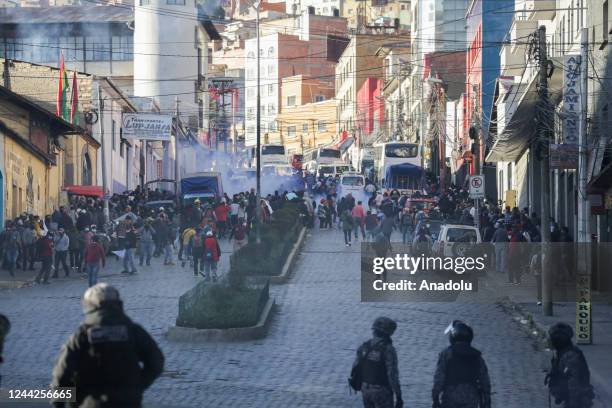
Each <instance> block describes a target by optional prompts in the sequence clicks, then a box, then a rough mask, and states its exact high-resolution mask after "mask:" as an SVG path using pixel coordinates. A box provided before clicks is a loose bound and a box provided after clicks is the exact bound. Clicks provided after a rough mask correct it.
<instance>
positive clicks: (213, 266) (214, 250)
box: [203, 231, 221, 282]
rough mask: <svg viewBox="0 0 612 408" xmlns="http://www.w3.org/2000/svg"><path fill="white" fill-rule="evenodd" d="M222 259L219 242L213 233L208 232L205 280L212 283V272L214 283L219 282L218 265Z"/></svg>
mask: <svg viewBox="0 0 612 408" xmlns="http://www.w3.org/2000/svg"><path fill="white" fill-rule="evenodd" d="M220 258H221V247H220V246H219V241H217V238H215V234H213V232H212V231H208V232H206V239H205V240H204V256H203V263H204V280H206V281H210V278H211V272H212V280H213V282H216V281H217V264H218V263H219V259H220Z"/></svg>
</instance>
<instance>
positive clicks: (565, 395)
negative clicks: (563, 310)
mask: <svg viewBox="0 0 612 408" xmlns="http://www.w3.org/2000/svg"><path fill="white" fill-rule="evenodd" d="M548 336H549V339H550V344H551V346H552V348H553V349H554V355H553V358H552V361H551V369H550V371H549V373H548V375H547V376H546V380H545V383H546V385H547V386H548V390H549V392H550V395H551V396H552V397H553V398H554V399H555V403H557V404H563V407H564V408H590V407H591V406H592V405H593V398H594V394H593V387H592V386H591V382H590V372H589V366H588V365H587V362H586V359H585V358H584V355H583V354H582V351H581V350H580V349H579V348H578V347H576V346H575V345H574V344H573V343H572V337H573V336H574V331H573V330H572V328H571V327H570V326H569V325H568V324H566V323H562V322H559V323H556V324H554V325H553V326H551V327H550V329H548Z"/></svg>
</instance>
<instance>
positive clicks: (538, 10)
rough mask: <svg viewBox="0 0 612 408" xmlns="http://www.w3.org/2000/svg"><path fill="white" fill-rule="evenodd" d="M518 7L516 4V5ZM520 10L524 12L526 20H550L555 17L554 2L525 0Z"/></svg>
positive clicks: (551, 0) (553, 0)
mask: <svg viewBox="0 0 612 408" xmlns="http://www.w3.org/2000/svg"><path fill="white" fill-rule="evenodd" d="M517 6H518V4H517ZM521 6H523V7H521V10H525V14H526V17H527V19H528V20H531V21H537V20H551V19H552V18H553V16H554V15H555V7H556V1H555V0H525V2H524V3H523V4H521Z"/></svg>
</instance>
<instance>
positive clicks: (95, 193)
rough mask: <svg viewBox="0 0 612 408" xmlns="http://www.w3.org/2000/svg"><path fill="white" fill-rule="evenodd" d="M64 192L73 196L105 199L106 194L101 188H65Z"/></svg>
mask: <svg viewBox="0 0 612 408" xmlns="http://www.w3.org/2000/svg"><path fill="white" fill-rule="evenodd" d="M64 191H67V192H69V193H71V194H76V195H83V196H89V197H103V196H104V193H103V191H102V187H100V186H64Z"/></svg>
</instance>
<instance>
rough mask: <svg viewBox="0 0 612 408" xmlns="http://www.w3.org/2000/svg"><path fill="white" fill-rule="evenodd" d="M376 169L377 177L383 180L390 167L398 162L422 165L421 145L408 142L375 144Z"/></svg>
mask: <svg viewBox="0 0 612 408" xmlns="http://www.w3.org/2000/svg"><path fill="white" fill-rule="evenodd" d="M374 147H375V148H376V152H375V156H374V169H375V171H376V179H377V181H378V182H382V180H383V179H384V178H385V175H386V174H387V172H388V170H389V168H390V167H391V166H394V165H398V164H411V165H415V166H419V167H421V155H420V152H419V145H418V144H416V143H406V142H388V143H380V144H377V145H374Z"/></svg>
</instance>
